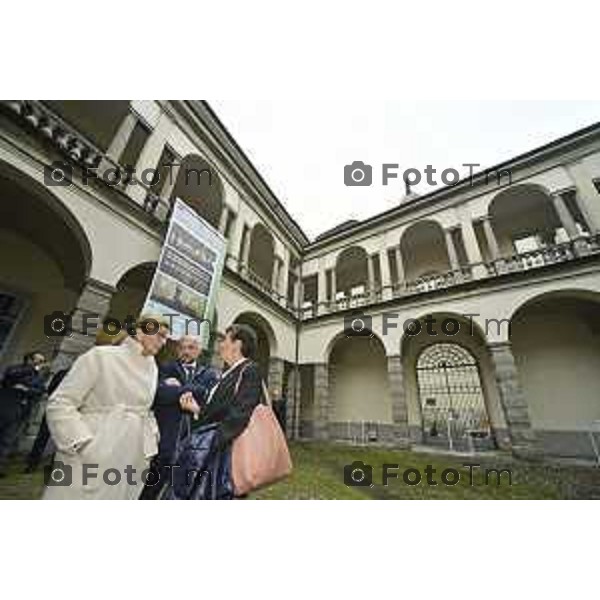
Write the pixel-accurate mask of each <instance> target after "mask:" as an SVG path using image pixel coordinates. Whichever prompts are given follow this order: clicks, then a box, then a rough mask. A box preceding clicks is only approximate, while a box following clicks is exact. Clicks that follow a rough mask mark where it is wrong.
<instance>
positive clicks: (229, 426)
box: [181, 324, 292, 497]
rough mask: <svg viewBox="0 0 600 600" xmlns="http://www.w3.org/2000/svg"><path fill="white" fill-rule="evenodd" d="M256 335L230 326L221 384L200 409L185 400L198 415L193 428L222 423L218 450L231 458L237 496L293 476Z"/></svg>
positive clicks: (224, 341)
mask: <svg viewBox="0 0 600 600" xmlns="http://www.w3.org/2000/svg"><path fill="white" fill-rule="evenodd" d="M257 345H258V344H257V338H256V334H255V333H254V331H253V330H252V328H251V327H248V326H247V325H238V324H234V325H231V326H230V327H228V328H227V329H226V331H225V335H224V336H223V338H222V339H221V340H220V342H219V353H220V355H221V358H222V359H223V361H224V362H225V364H226V365H227V367H228V368H227V369H226V370H225V371H224V372H223V374H222V375H221V378H220V380H219V382H218V383H217V385H215V387H213V389H212V390H211V391H210V394H209V395H208V398H207V401H206V404H205V405H204V406H202V407H201V406H199V405H198V404H197V403H196V402H195V401H194V400H193V399H192V398H186V399H185V400H182V401H181V407H182V409H184V410H187V411H190V412H192V413H193V414H194V425H193V427H194V426H205V425H207V424H210V423H216V424H218V429H217V437H216V442H215V444H216V450H217V451H226V452H228V453H229V456H230V460H231V462H230V470H231V482H232V487H233V494H234V496H238V497H239V496H244V495H246V494H247V493H248V492H250V491H252V490H255V489H258V488H260V487H263V486H265V485H268V484H270V483H274V482H275V481H278V480H279V479H282V478H283V477H286V476H287V475H289V474H290V473H291V470H292V462H291V459H290V454H289V451H288V447H287V443H286V440H285V435H284V433H283V431H282V430H281V427H280V425H279V422H278V420H277V417H276V416H275V413H274V411H273V409H272V407H271V402H270V399H269V394H268V392H267V389H266V387H265V385H264V383H263V381H262V378H261V376H260V373H259V370H258V367H257V365H256V364H255V363H254V362H253V360H252V359H253V358H254V356H255V355H256V350H257Z"/></svg>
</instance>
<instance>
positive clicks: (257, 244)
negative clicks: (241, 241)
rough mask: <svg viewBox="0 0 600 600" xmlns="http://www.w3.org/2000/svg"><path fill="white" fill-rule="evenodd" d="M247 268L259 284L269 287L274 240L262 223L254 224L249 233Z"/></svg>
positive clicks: (273, 258)
mask: <svg viewBox="0 0 600 600" xmlns="http://www.w3.org/2000/svg"><path fill="white" fill-rule="evenodd" d="M249 243H250V248H249V252H248V267H249V269H250V272H251V274H252V275H253V276H254V277H257V278H258V279H259V280H260V283H261V284H262V285H264V286H266V287H268V288H270V287H271V281H272V278H273V267H274V264H275V239H274V238H273V234H272V233H271V232H270V231H269V230H268V229H267V227H266V226H265V225H263V224H262V223H256V225H254V227H253V228H252V231H251V233H250V242H249Z"/></svg>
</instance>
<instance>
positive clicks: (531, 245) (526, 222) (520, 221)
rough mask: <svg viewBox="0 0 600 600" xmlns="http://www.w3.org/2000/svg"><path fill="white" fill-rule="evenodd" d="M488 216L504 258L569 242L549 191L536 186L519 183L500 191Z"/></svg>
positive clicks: (492, 203)
mask: <svg viewBox="0 0 600 600" xmlns="http://www.w3.org/2000/svg"><path fill="white" fill-rule="evenodd" d="M488 215H489V217H490V220H491V226H492V229H493V231H494V234H495V237H496V242H497V244H498V249H499V251H500V255H501V256H511V255H513V254H520V253H522V252H525V251H529V250H534V249H536V246H537V247H541V246H544V245H552V244H555V243H560V242H562V241H566V239H567V238H565V237H564V232H561V231H560V230H561V227H562V225H561V221H560V218H559V215H558V213H557V212H556V209H555V208H554V205H553V202H552V197H551V195H550V192H549V191H548V190H547V189H546V188H545V187H544V186H542V185H540V184H537V183H523V184H518V185H514V186H510V187H508V188H506V189H504V190H502V191H500V192H498V193H497V194H496V195H495V196H494V197H493V198H492V199H491V201H490V203H489V205H488ZM561 236H562V237H561ZM486 254H489V249H487V252H486Z"/></svg>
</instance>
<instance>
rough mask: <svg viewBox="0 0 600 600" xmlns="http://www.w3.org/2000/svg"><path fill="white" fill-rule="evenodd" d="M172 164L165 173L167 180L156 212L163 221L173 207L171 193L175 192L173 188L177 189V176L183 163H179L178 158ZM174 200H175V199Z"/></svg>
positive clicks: (161, 191)
mask: <svg viewBox="0 0 600 600" xmlns="http://www.w3.org/2000/svg"><path fill="white" fill-rule="evenodd" d="M171 165H173V166H171V167H170V168H169V169H168V170H167V174H166V175H165V177H166V181H165V182H164V184H163V186H162V189H161V190H160V198H161V200H162V201H161V202H160V204H159V205H158V207H157V209H156V212H155V213H154V214H155V215H156V216H157V217H158V218H159V219H160V220H161V221H164V220H166V218H167V214H168V213H169V210H170V208H171V195H172V194H173V190H174V189H175V184H176V183H177V177H178V175H179V170H180V169H181V163H177V162H176V160H175V161H173V162H172V163H171ZM173 201H174V200H173Z"/></svg>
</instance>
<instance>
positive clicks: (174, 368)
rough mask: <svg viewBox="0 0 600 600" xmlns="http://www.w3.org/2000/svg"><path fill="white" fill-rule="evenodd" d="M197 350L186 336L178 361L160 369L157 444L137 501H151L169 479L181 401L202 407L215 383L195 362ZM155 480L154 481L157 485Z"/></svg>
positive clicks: (181, 423) (180, 425) (213, 375)
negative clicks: (185, 400)
mask: <svg viewBox="0 0 600 600" xmlns="http://www.w3.org/2000/svg"><path fill="white" fill-rule="evenodd" d="M200 352H201V348H200V344H199V342H198V339H197V338H195V337H193V336H191V335H186V336H183V337H182V338H181V339H180V340H179V359H178V360H176V361H173V362H169V363H166V364H165V365H163V366H161V367H160V370H159V379H158V387H157V389H156V396H155V398H154V404H153V406H152V409H153V411H154V415H155V417H156V421H157V422H158V429H159V432H160V441H159V445H158V454H157V455H156V457H155V459H154V461H153V465H152V475H151V476H150V477H151V478H152V479H151V481H149V483H148V484H147V485H146V486H145V487H144V490H143V491H142V494H141V496H140V500H155V499H156V498H157V497H158V496H159V495H160V493H161V491H162V490H163V488H164V486H165V484H166V483H168V481H169V479H170V469H169V468H168V466H169V465H173V464H174V462H175V459H176V456H175V455H176V451H177V443H178V441H179V438H180V435H181V433H182V429H184V427H185V426H186V422H184V421H183V419H184V417H186V415H185V414H184V412H183V411H182V408H181V401H182V399H188V400H193V401H194V402H196V403H197V404H198V405H203V404H204V403H205V402H206V398H207V396H208V393H209V392H210V390H211V388H212V387H213V386H214V385H215V384H216V383H217V381H218V373H217V372H216V371H215V370H214V369H212V368H210V367H205V366H203V365H201V364H200V363H199V361H198V357H199V356H200ZM157 479H158V481H157Z"/></svg>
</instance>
